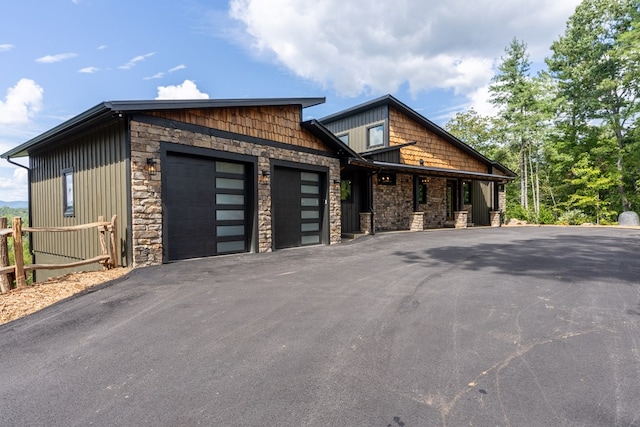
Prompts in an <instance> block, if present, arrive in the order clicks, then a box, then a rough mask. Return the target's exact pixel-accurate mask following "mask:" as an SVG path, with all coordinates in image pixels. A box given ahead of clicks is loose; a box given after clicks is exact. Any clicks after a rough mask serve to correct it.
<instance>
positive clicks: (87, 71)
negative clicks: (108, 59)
mask: <svg viewBox="0 0 640 427" xmlns="http://www.w3.org/2000/svg"><path fill="white" fill-rule="evenodd" d="M98 71H100V69H99V68H98V67H84V68H81V69H79V70H78V72H79V73H85V74H93V73H97V72H98Z"/></svg>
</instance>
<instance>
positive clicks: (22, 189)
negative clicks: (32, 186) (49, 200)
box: [0, 165, 28, 202]
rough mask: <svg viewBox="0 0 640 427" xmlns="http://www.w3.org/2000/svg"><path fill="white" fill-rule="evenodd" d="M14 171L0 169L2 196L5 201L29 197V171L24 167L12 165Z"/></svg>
mask: <svg viewBox="0 0 640 427" xmlns="http://www.w3.org/2000/svg"><path fill="white" fill-rule="evenodd" d="M11 167H12V168H14V169H13V173H8V172H5V171H3V170H2V169H4V168H1V169H0V194H2V196H0V198H1V199H2V201H4V202H13V201H18V200H20V201H22V200H27V199H28V190H27V171H26V169H24V168H20V167H17V166H13V165H11Z"/></svg>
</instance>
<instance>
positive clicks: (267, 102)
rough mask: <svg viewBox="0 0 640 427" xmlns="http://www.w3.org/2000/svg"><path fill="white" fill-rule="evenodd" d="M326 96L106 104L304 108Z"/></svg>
mask: <svg viewBox="0 0 640 427" xmlns="http://www.w3.org/2000/svg"><path fill="white" fill-rule="evenodd" d="M325 102H326V98H324V97H314V98H239V99H188V100H173V99H155V100H147V101H145V100H142V101H110V102H107V103H106V104H108V105H109V107H110V108H111V109H112V110H113V111H122V112H130V111H153V110H156V111H157V110H178V109H180V110H183V109H184V110H187V109H200V108H228V107H269V106H284V105H300V106H302V108H307V107H313V106H315V105H320V104H324V103H325Z"/></svg>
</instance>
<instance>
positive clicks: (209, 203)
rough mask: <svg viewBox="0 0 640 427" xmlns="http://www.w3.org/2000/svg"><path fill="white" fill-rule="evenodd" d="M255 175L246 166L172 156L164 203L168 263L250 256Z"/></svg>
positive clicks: (167, 168)
mask: <svg viewBox="0 0 640 427" xmlns="http://www.w3.org/2000/svg"><path fill="white" fill-rule="evenodd" d="M250 171H251V168H249V167H248V165H247V164H246V163H242V162H235V161H229V160H225V159H217V158H212V157H204V156H196V155H191V154H185V153H174V152H167V156H166V163H165V168H164V170H163V172H164V176H163V193H164V196H163V198H164V201H165V205H164V210H165V212H164V227H165V231H166V233H167V234H166V238H165V246H166V247H165V257H166V259H167V260H168V261H173V260H179V259H187V258H197V257H205V256H212V255H221V254H230V253H238V252H247V251H248V250H249V242H250V230H249V223H250V218H251V216H250V207H251V205H252V203H251V200H250V195H251V188H250V187H251V179H250V176H249V175H250V174H251V173H250Z"/></svg>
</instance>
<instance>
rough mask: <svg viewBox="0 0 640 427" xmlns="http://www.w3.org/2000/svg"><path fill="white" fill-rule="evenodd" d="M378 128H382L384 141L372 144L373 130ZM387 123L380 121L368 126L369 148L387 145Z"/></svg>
mask: <svg viewBox="0 0 640 427" xmlns="http://www.w3.org/2000/svg"><path fill="white" fill-rule="evenodd" d="M377 128H382V141H381V142H380V144H375V145H373V144H371V131H372V130H374V129H377ZM384 133H385V124H384V123H378V124H375V125H373V126H368V127H367V148H374V147H384V146H385V135H384Z"/></svg>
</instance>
